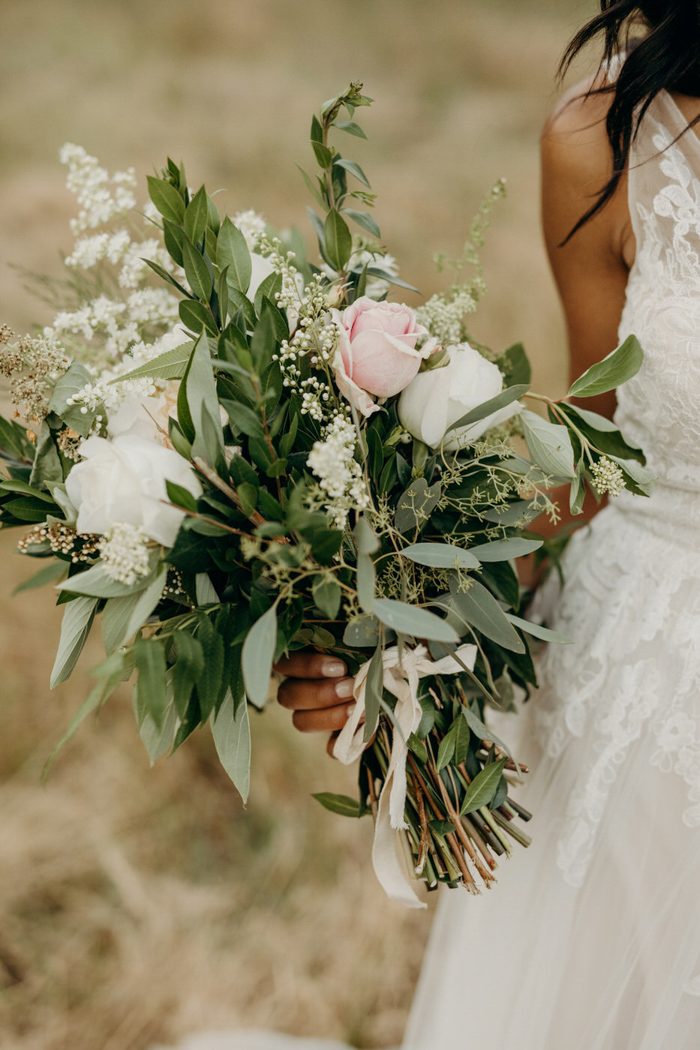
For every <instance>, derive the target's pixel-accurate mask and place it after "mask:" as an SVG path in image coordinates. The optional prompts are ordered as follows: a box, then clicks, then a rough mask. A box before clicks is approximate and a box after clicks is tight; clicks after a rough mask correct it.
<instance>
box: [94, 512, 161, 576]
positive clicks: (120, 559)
mask: <svg viewBox="0 0 700 1050" xmlns="http://www.w3.org/2000/svg"><path fill="white" fill-rule="evenodd" d="M98 550H99V553H100V557H101V559H102V565H103V567H104V570H105V572H106V573H107V575H108V576H109V577H110V579H112V580H115V581H116V582H117V583H124V584H126V585H127V587H130V586H131V585H132V584H134V583H136V581H137V580H138V579H139V578H140V577H143V576H147V575H148V572H149V569H150V564H149V548H148V537H147V536H146V534H145V532H144V531H143V529H141V528H139V527H138V526H136V525H129V524H127V523H126V522H120V523H118V524H116V525H113V526H112V528H111V529H110V531H109V533H108V534H107V535H106V536H105V537H104V539H103V540H101V541H100V543H99V545H98Z"/></svg>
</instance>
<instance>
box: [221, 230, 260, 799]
mask: <svg viewBox="0 0 700 1050" xmlns="http://www.w3.org/2000/svg"><path fill="white" fill-rule="evenodd" d="M224 221H225V220H224ZM211 734H212V736H213V738H214V746H215V747H216V753H217V755H218V756H219V761H220V762H221V765H222V766H223V767H224V769H225V770H226V772H227V773H228V775H229V777H230V778H231V780H232V781H233V784H234V785H235V787H236V789H237V790H238V793H239V794H240V796H241V798H242V799H243V802H247V801H248V795H249V793H250V751H251V748H250V719H249V716H248V705H247V704H246V703H245V702H243V703H241V704H238V706H237V707H236V705H235V704H234V702H233V696H232V695H231V693H230V691H229V692H228V693H227V694H226V697H225V698H224V702H223V704H222V705H221V707H220V708H219V710H218V712H217V713H216V714H215V715H212V719H211Z"/></svg>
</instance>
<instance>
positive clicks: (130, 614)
mask: <svg viewBox="0 0 700 1050" xmlns="http://www.w3.org/2000/svg"><path fill="white" fill-rule="evenodd" d="M167 575H168V569H167V566H166V565H161V566H160V568H159V569H158V571H157V573H156V575H155V576H154V577H153V579H152V581H151V582H150V583H149V584H148V586H147V587H146V588H145V589H144V590H142V591H138V592H136V593H135V594H128V595H125V596H124V597H123V598H110V599H109V601H108V602H107V603H106V605H105V607H104V609H103V611H102V638H103V640H104V646H105V649H106V651H107V652H108V653H111V652H113V651H114V650H115V649H117V648H118V647H119V646H120V645H122V644H123V643H124V642H125V641H126V640H127V639H129V638H132V637H133V635H135V634H136V632H137V631H138V630H139V629H140V628H141V627H143V625H144V623H145V622H146V620H148V618H149V616H151V614H152V613H153V612H154V611H155V609H156V608H157V607H158V603H159V602H160V599H161V597H162V595H163V590H164V589H165V581H166V578H167Z"/></svg>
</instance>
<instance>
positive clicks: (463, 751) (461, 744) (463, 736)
mask: <svg viewBox="0 0 700 1050" xmlns="http://www.w3.org/2000/svg"><path fill="white" fill-rule="evenodd" d="M454 732H455V749H454V756H453V760H454V764H455V765H456V766H461V764H462V763H463V762H466V760H467V755H468V753H469V738H470V737H471V732H470V729H469V723H468V722H467V720H466V718H464V717H463V715H462V712H461V711H460V713H459V714H458V715H457V717H456V719H455V721H454Z"/></svg>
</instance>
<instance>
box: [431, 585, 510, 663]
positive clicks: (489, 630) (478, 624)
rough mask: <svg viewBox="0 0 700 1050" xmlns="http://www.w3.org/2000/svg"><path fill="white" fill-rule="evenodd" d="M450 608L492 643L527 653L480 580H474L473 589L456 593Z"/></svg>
mask: <svg viewBox="0 0 700 1050" xmlns="http://www.w3.org/2000/svg"><path fill="white" fill-rule="evenodd" d="M449 606H450V607H451V608H453V609H455V610H456V612H457V613H458V614H459V615H460V616H461V617H463V619H464V620H465V621H466V622H467V623H468V624H470V625H471V626H472V627H474V628H475V629H476V630H477V631H479V632H480V633H481V634H483V635H485V636H486V637H487V638H490V639H491V641H492V642H496V643H497V644H498V645H503V646H505V648H506V649H510V650H511V651H512V652H514V653H524V652H525V644H524V642H523V640H522V638H520V636H519V635H518V632H517V631H516V630H515V628H514V627H513V626H512V624H511V623H509V621H508V617H507V616H506V614H505V613H504V612H503V609H502V608H501V606H500V605H499V604H498V602H497V601H496V599H495V598H494V596H493V595H492V594H491V592H490V591H489V590H487V589H486V587H484V585H483V584H482V583H479V581H478V580H474V581H472V584H471V586H470V587H469V590H467V591H457V590H453V591H452V592H451V594H450V598H449Z"/></svg>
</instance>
